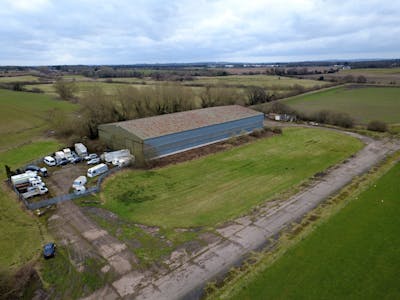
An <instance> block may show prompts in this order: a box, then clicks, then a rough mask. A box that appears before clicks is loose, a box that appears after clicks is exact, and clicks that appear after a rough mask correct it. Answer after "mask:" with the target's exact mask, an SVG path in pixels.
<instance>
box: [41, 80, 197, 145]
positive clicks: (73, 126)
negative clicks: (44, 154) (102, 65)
mask: <svg viewBox="0 0 400 300" xmlns="http://www.w3.org/2000/svg"><path fill="white" fill-rule="evenodd" d="M79 104H80V107H81V109H80V111H79V112H77V113H74V114H66V113H65V112H63V111H60V110H53V111H51V112H50V113H49V116H48V122H49V123H50V125H51V127H52V128H54V129H55V131H56V134H57V135H59V136H62V137H83V136H87V137H89V138H91V139H95V138H97V136H98V130H97V127H98V125H99V124H103V123H111V122H119V121H125V120H130V119H136V118H143V117H149V116H154V115H161V114H166V113H173V112H180V111H186V110H190V109H193V108H195V107H196V105H195V104H196V103H195V95H194V93H193V91H192V89H191V88H188V87H184V86H180V85H158V86H154V87H151V88H143V89H138V88H135V87H132V86H127V87H122V88H119V89H118V90H117V92H116V93H115V94H113V95H110V94H107V93H106V92H105V91H104V90H103V89H102V88H100V87H94V88H92V89H90V90H89V91H88V92H87V93H85V94H84V96H82V98H81V99H79Z"/></svg>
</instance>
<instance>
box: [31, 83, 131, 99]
mask: <svg viewBox="0 0 400 300" xmlns="http://www.w3.org/2000/svg"><path fill="white" fill-rule="evenodd" d="M76 84H77V85H78V87H79V91H78V96H83V95H84V94H85V93H86V92H87V91H88V90H90V89H92V88H93V87H96V86H97V87H101V88H103V89H104V91H105V92H106V93H107V94H115V93H116V91H117V89H118V88H119V87H124V86H126V84H123V83H106V82H102V81H77V82H76ZM25 87H26V88H27V89H32V88H39V89H41V90H42V91H43V92H45V93H46V94H49V95H51V96H53V97H56V96H57V94H56V92H55V89H54V85H53V84H37V85H26V86H25Z"/></svg>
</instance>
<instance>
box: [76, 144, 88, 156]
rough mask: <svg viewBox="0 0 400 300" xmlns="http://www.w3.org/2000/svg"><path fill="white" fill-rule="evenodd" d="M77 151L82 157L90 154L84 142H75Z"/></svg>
mask: <svg viewBox="0 0 400 300" xmlns="http://www.w3.org/2000/svg"><path fill="white" fill-rule="evenodd" d="M75 152H76V154H78V155H79V156H80V157H85V156H87V155H88V151H87V148H86V146H85V145H84V144H82V143H76V144H75Z"/></svg>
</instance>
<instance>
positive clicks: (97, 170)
mask: <svg viewBox="0 0 400 300" xmlns="http://www.w3.org/2000/svg"><path fill="white" fill-rule="evenodd" d="M107 171H108V167H107V165H106V164H99V165H97V166H94V167H92V168H90V169H88V170H87V176H88V177H95V176H98V175H100V174H103V173H105V172H107Z"/></svg>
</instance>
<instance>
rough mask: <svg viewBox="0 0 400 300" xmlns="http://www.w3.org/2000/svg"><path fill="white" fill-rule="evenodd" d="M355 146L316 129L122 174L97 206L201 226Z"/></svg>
mask: <svg viewBox="0 0 400 300" xmlns="http://www.w3.org/2000/svg"><path fill="white" fill-rule="evenodd" d="M361 147H362V144H361V142H359V141H358V140H357V139H355V138H352V137H350V136H347V135H343V134H340V133H337V132H333V131H326V130H320V129H304V128H303V129H299V128H297V129H295V128H290V129H289V128H288V129H285V130H284V133H283V135H282V136H275V137H272V138H268V139H261V140H258V141H256V142H254V143H251V144H248V145H244V146H241V147H237V148H234V149H232V150H228V151H225V152H221V153H217V154H215V155H210V156H207V157H204V158H201V159H198V160H194V161H189V162H186V163H182V164H178V165H173V166H169V167H165V168H161V169H157V170H153V171H126V172H124V173H121V174H118V175H116V176H114V177H113V178H111V179H109V180H107V182H106V184H105V185H104V189H103V193H102V194H101V198H102V200H104V201H105V203H104V208H106V209H109V210H111V211H113V212H115V213H117V214H118V215H120V216H121V217H122V218H125V219H127V220H130V221H134V222H139V223H143V224H148V225H157V226H161V227H164V228H171V227H189V226H207V225H210V226H212V225H214V224H216V223H218V222H222V221H226V220H228V219H231V218H233V217H237V216H239V215H241V214H243V213H246V212H248V211H249V210H250V209H251V208H252V207H254V206H255V205H257V204H260V203H262V202H264V201H265V200H268V199H272V198H273V197H276V196H277V195H279V194H280V193H282V192H285V191H287V190H288V189H292V190H293V189H294V188H295V187H296V186H298V185H299V184H300V183H302V182H304V181H305V180H307V179H308V178H310V177H311V176H313V175H314V174H315V173H317V172H320V171H322V170H324V169H326V168H327V167H329V166H332V165H334V164H336V163H338V162H340V161H342V160H343V159H345V158H346V157H348V156H350V155H351V154H353V153H354V152H356V151H357V150H359V149H360V148H361Z"/></svg>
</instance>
